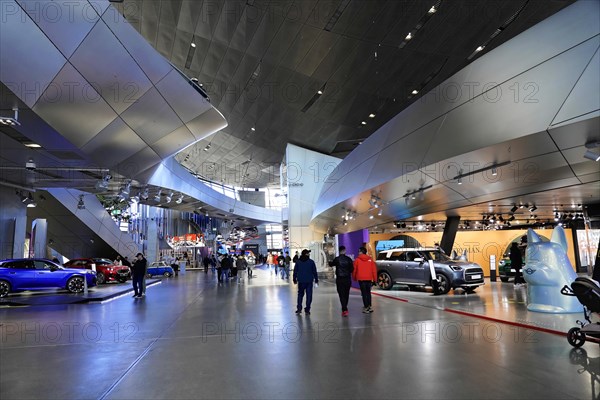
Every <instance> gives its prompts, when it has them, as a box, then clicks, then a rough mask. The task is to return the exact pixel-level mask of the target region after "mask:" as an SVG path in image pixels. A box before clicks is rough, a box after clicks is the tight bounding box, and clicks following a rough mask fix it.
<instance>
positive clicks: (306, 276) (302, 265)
mask: <svg viewBox="0 0 600 400" xmlns="http://www.w3.org/2000/svg"><path fill="white" fill-rule="evenodd" d="M358 252H359V255H358V257H357V258H356V259H355V260H354V261H352V259H351V258H350V257H348V256H347V255H346V247H345V246H340V247H339V253H340V255H339V256H338V257H336V258H335V259H334V260H333V261H332V263H331V265H332V266H334V267H335V277H336V278H335V283H336V287H337V292H338V296H339V298H340V303H341V305H342V316H343V317H347V316H348V314H349V311H348V300H349V298H350V288H351V287H352V280H353V279H354V280H355V281H357V282H358V284H359V287H360V293H361V296H362V301H363V309H362V312H363V313H365V314H369V313H372V312H373V307H372V303H371V287H372V286H373V285H374V284H375V282H376V281H377V267H376V266H375V262H374V261H373V259H372V258H371V256H369V255H368V254H367V249H366V248H365V247H361V248H359V250H358ZM309 255H310V250H306V249H305V250H302V254H301V255H300V257H298V259H297V261H295V265H294V275H293V280H294V284H297V285H298V299H297V303H296V314H301V313H302V303H303V299H304V295H305V294H306V305H305V307H304V313H305V314H306V315H310V308H311V304H312V293H313V285H314V286H315V287H318V285H319V275H318V274H317V267H316V264H315V262H314V261H313V260H311V259H310V256H309ZM294 260H296V257H294Z"/></svg>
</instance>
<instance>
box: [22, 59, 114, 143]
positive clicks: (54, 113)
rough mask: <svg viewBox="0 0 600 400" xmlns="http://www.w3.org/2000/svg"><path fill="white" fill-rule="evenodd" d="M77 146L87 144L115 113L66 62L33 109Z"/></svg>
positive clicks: (112, 118) (109, 121)
mask: <svg viewBox="0 0 600 400" xmlns="http://www.w3.org/2000/svg"><path fill="white" fill-rule="evenodd" d="M32 109H33V111H35V113H36V114H38V115H39V116H40V117H42V118H43V119H44V120H45V121H46V122H47V123H48V124H49V125H50V126H52V127H53V128H54V129H55V130H56V131H57V132H59V133H60V134H61V135H63V136H64V137H65V138H67V139H68V140H69V141H70V142H71V143H73V144H74V145H75V146H77V147H82V146H83V145H84V144H86V143H87V142H89V141H90V140H91V139H92V138H93V137H94V136H95V135H97V134H98V133H99V132H100V131H101V130H102V129H104V128H105V127H106V126H107V125H108V124H110V123H111V122H112V121H113V120H114V119H115V118H116V117H117V114H116V113H115V112H114V111H113V109H112V108H111V107H110V106H109V105H108V104H107V103H106V102H105V101H104V100H103V99H102V97H101V96H100V94H98V92H96V90H94V88H93V86H91V85H90V84H89V83H88V82H87V81H86V80H85V78H84V77H83V76H81V74H79V72H78V71H77V70H76V69H75V68H73V66H72V65H71V64H69V63H67V64H65V66H64V68H63V69H62V70H61V71H60V73H59V74H58V75H56V77H55V78H54V80H53V81H52V84H51V85H50V86H48V88H47V90H46V91H45V92H44V95H43V96H42V97H41V98H40V99H39V100H38V102H37V103H36V105H35V106H34V107H33V108H32Z"/></svg>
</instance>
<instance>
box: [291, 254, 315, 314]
mask: <svg viewBox="0 0 600 400" xmlns="http://www.w3.org/2000/svg"><path fill="white" fill-rule="evenodd" d="M309 254H310V250H306V249H304V250H302V255H301V256H300V258H298V261H297V262H296V265H295V267H294V276H293V279H294V284H298V302H297V304H296V314H301V313H302V299H303V298H304V292H306V307H305V308H304V312H305V313H306V315H310V305H311V303H312V292H313V281H314V283H315V284H318V283H319V275H317V266H316V265H315V262H314V261H313V260H311V259H310V257H309Z"/></svg>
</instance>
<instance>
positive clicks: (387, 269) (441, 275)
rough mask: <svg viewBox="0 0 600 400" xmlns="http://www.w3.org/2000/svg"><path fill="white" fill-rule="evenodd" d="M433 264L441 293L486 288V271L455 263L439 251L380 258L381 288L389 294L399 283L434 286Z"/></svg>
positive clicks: (402, 251) (389, 254)
mask: <svg viewBox="0 0 600 400" xmlns="http://www.w3.org/2000/svg"><path fill="white" fill-rule="evenodd" d="M429 260H433V265H434V268H435V273H436V275H437V278H438V281H439V282H440V285H439V286H440V292H441V293H448V292H449V291H450V289H456V288H462V289H464V290H466V291H467V292H472V291H473V290H475V289H476V288H477V287H478V286H481V285H483V284H484V282H483V270H482V269H481V267H480V266H479V265H478V264H476V263H470V262H468V261H457V260H452V259H451V258H450V257H448V256H447V255H446V254H444V253H443V252H442V251H440V250H439V249H436V248H431V249H427V248H414V249H407V248H402V249H390V250H385V251H382V252H380V253H379V256H378V257H377V261H376V264H377V284H378V285H379V287H380V288H381V289H385V290H389V289H391V288H392V287H393V286H394V284H395V283H399V284H402V285H407V286H409V287H416V286H431V271H430V269H429V262H428V261H429Z"/></svg>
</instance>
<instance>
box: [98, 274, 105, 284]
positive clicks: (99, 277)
mask: <svg viewBox="0 0 600 400" xmlns="http://www.w3.org/2000/svg"><path fill="white" fill-rule="evenodd" d="M96 281H97V282H96V283H98V285H102V284H103V283H106V277H105V276H104V274H103V273H102V272H97V273H96Z"/></svg>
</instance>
